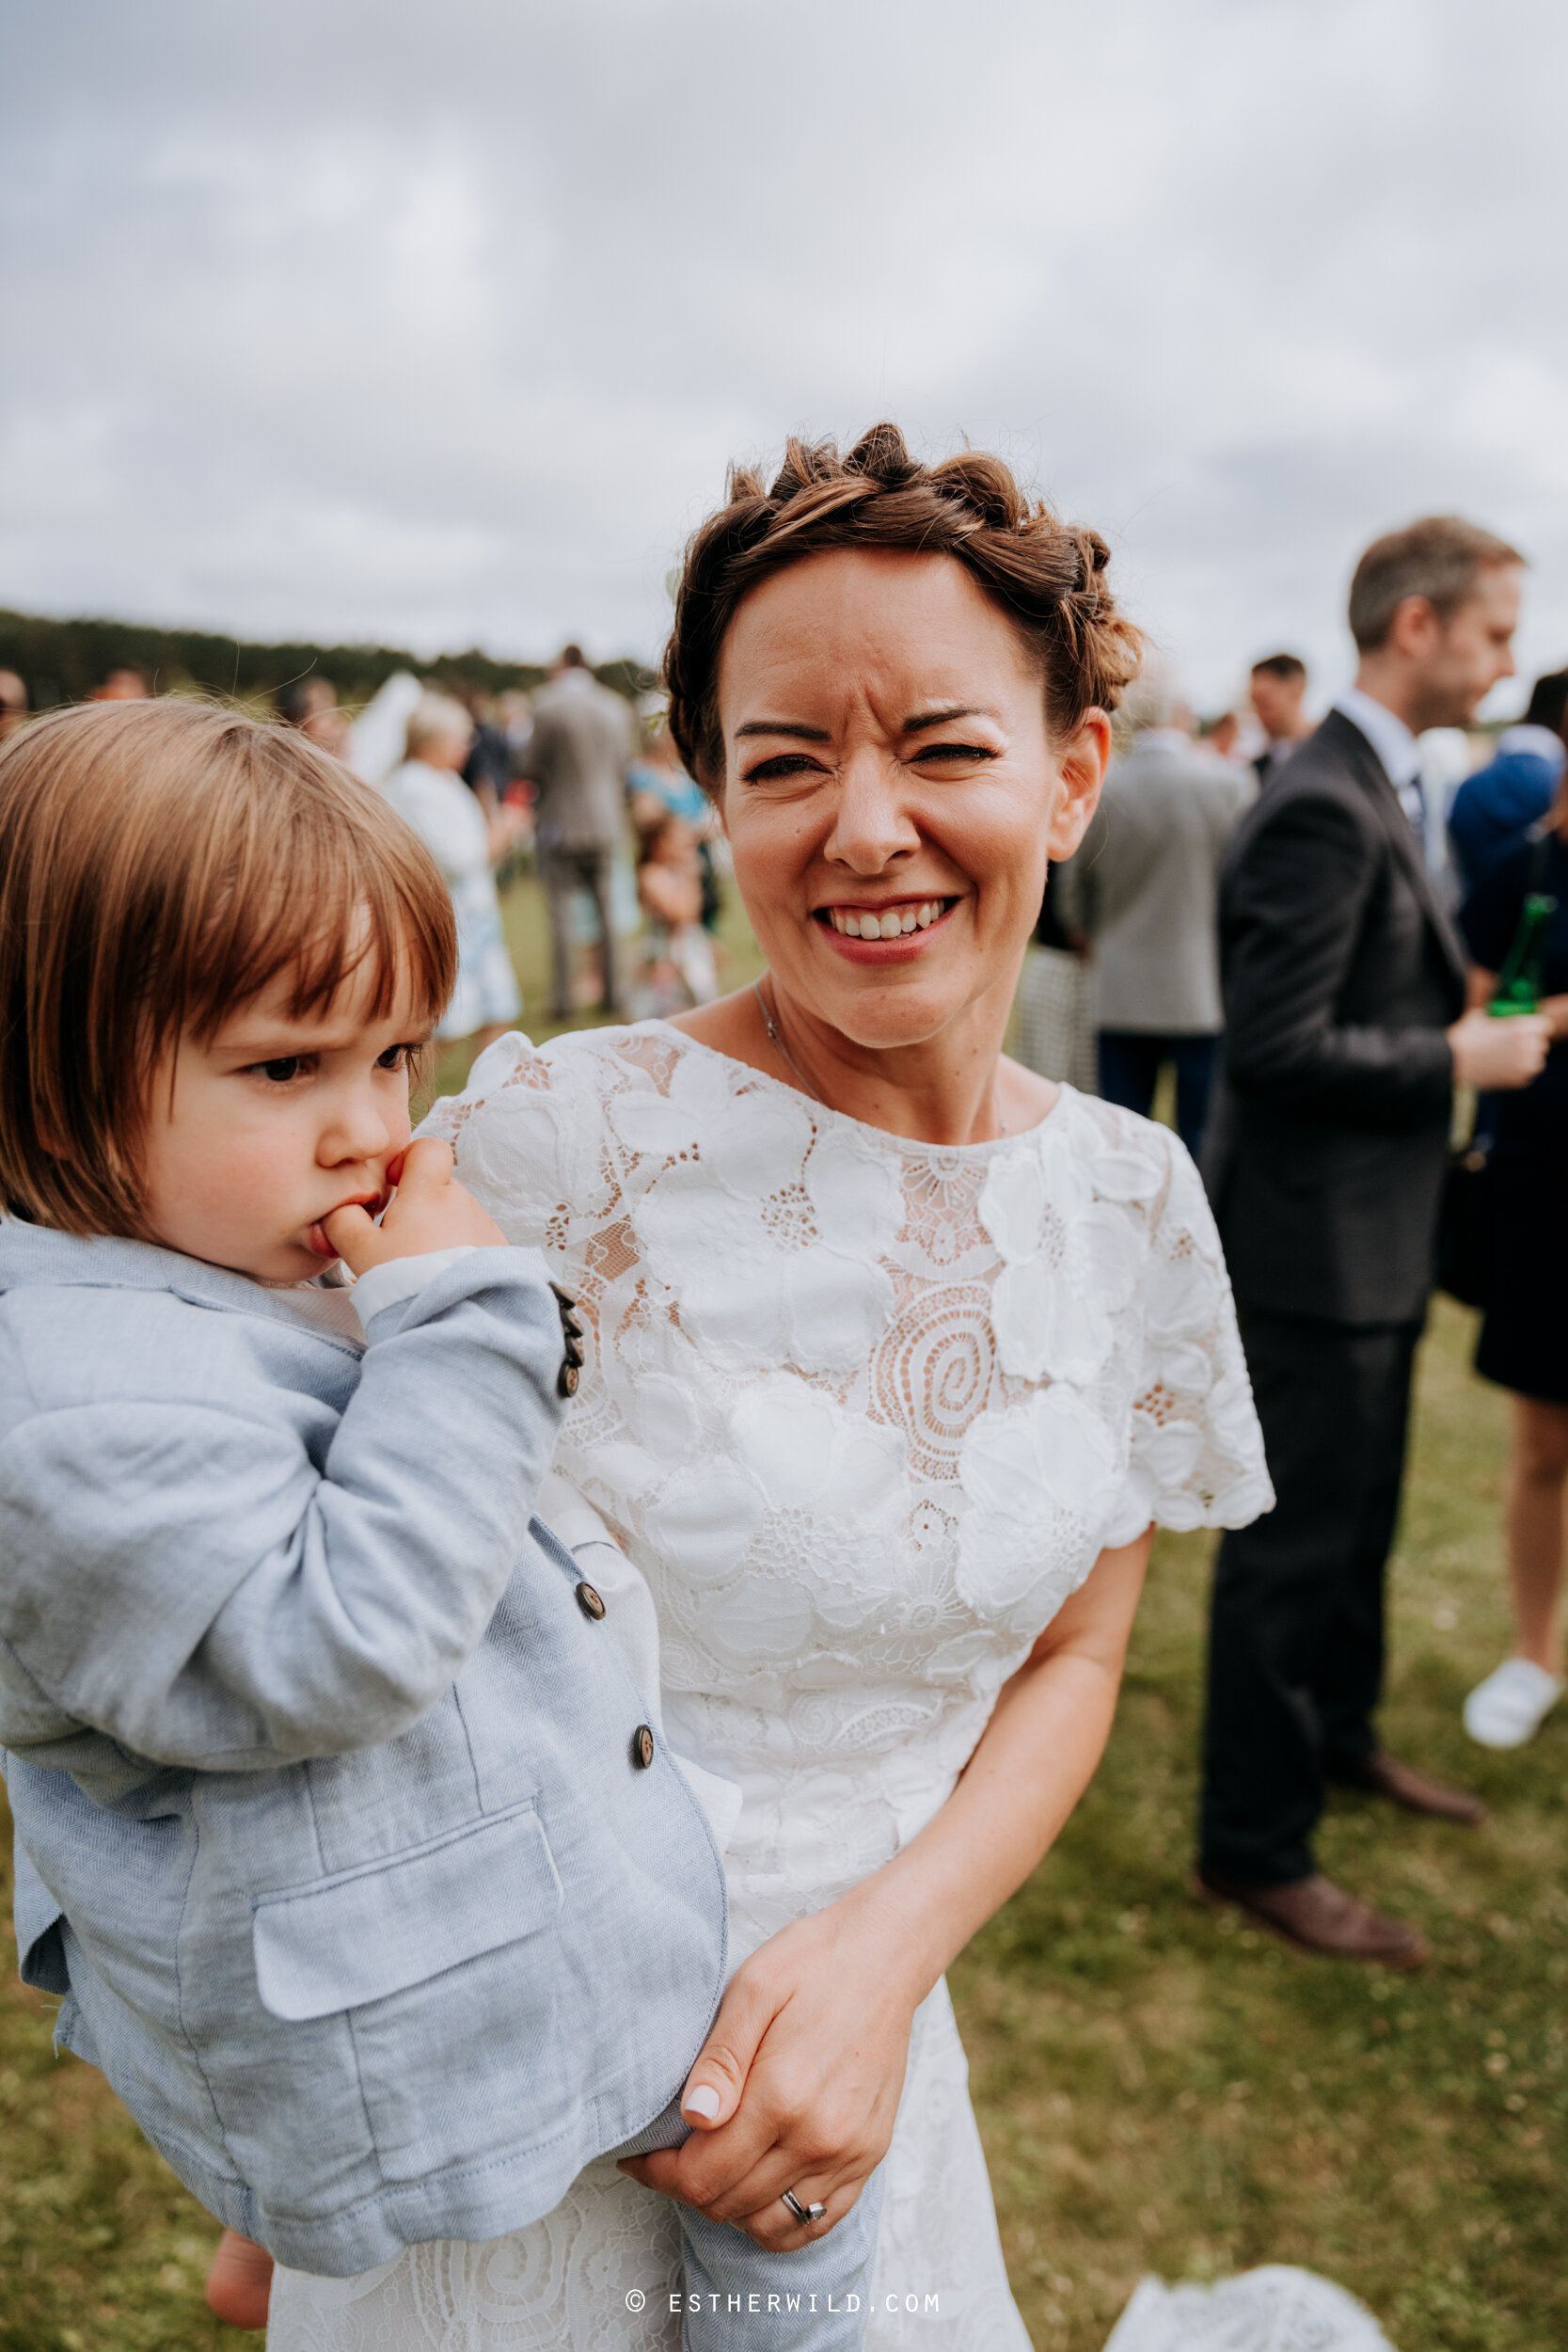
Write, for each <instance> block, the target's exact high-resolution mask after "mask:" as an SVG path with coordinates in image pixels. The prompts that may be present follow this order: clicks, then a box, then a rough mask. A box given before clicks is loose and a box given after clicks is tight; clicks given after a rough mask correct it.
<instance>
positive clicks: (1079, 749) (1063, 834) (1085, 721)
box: [1046, 710, 1111, 866]
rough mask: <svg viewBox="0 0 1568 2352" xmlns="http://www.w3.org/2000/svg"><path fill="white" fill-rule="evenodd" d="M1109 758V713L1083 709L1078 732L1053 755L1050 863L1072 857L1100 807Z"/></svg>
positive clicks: (1047, 845)
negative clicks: (1056, 785) (1055, 794)
mask: <svg viewBox="0 0 1568 2352" xmlns="http://www.w3.org/2000/svg"><path fill="white" fill-rule="evenodd" d="M1110 757H1111V721H1110V714H1109V713H1108V712H1107V711H1103V710H1085V713H1084V716H1083V718H1082V719H1081V720H1080V721H1079V723H1078V727H1077V731H1076V733H1075V734H1073V735H1072V737H1071V738H1070V739H1069V741H1068V743H1067V744H1066V746H1065V747H1064V749H1063V750H1062V751H1060V752H1059V753H1058V754H1057V756H1056V771H1057V774H1058V776H1059V778H1060V780H1061V793H1060V797H1059V798H1058V800H1057V803H1056V806H1055V809H1054V811H1053V814H1052V818H1051V824H1050V829H1049V831H1048V832H1047V834H1046V848H1047V850H1048V851H1049V854H1050V857H1051V862H1052V864H1053V866H1059V865H1060V864H1061V862H1062V860H1063V859H1064V858H1069V857H1070V856H1071V855H1072V853H1073V851H1074V850H1076V848H1077V847H1078V844H1079V843H1080V841H1082V840H1083V838H1084V835H1085V833H1086V832H1087V830H1088V823H1089V818H1091V817H1092V816H1093V815H1094V812H1095V810H1096V809H1097V808H1098V807H1099V805H1100V792H1101V786H1102V785H1103V784H1104V782H1105V770H1106V768H1107V766H1108V765H1109V762H1110Z"/></svg>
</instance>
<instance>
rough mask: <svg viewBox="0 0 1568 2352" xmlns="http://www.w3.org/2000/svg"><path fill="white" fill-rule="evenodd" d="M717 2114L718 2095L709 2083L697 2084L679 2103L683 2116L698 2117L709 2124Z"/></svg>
mask: <svg viewBox="0 0 1568 2352" xmlns="http://www.w3.org/2000/svg"><path fill="white" fill-rule="evenodd" d="M718 2112H719V2093H718V2092H717V2091H716V2090H714V2089H713V2087H712V2085H711V2084H710V2083H699V2084H698V2085H697V2088H696V2090H689V2091H688V2092H687V2094H686V2097H685V2098H684V2099H683V2100H682V2102H681V2113H682V2114H683V2115H700V2116H701V2117H702V2118H703V2120H704V2122H708V2123H711V2122H712V2121H713V2119H714V2117H715V2116H716V2115H717V2114H718Z"/></svg>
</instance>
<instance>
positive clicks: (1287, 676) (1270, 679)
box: [1247, 653, 1312, 788]
mask: <svg viewBox="0 0 1568 2352" xmlns="http://www.w3.org/2000/svg"><path fill="white" fill-rule="evenodd" d="M1247 699H1248V701H1249V702H1250V703H1251V705H1252V707H1253V710H1254V712H1255V714H1256V716H1257V719H1258V723H1259V726H1260V727H1261V728H1262V730H1263V733H1264V735H1265V736H1266V737H1267V738H1268V740H1267V741H1266V742H1265V744H1264V746H1263V749H1262V750H1261V751H1260V752H1259V755H1258V756H1257V758H1256V759H1255V760H1254V761H1253V763H1252V765H1253V770H1254V772H1255V773H1256V775H1257V778H1258V783H1259V788H1261V787H1262V786H1264V785H1265V784H1267V782H1268V780H1269V778H1270V777H1271V776H1272V775H1273V774H1274V772H1275V769H1276V768H1278V767H1280V766H1281V765H1282V764H1283V762H1284V761H1286V760H1287V759H1289V758H1290V756H1291V753H1292V752H1293V751H1294V750H1295V748H1296V745H1297V744H1298V743H1303V742H1305V741H1306V739H1307V737H1308V736H1309V735H1310V734H1311V732H1312V722H1311V720H1310V719H1309V718H1308V717H1307V713H1306V710H1305V708H1304V707H1303V706H1304V704H1305V703H1306V700H1307V664H1306V662H1305V661H1304V660H1302V658H1301V656H1300V654H1298V653H1271V654H1265V655H1264V657H1263V659H1262V660H1261V661H1255V662H1254V663H1253V665H1252V675H1251V677H1250V678H1249V679H1248V681H1247Z"/></svg>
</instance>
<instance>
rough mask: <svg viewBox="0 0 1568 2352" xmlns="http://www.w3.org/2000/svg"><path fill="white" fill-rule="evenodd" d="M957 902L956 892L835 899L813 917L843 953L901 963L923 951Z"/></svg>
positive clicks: (857, 959)
mask: <svg viewBox="0 0 1568 2352" xmlns="http://www.w3.org/2000/svg"><path fill="white" fill-rule="evenodd" d="M957 905H958V898H957V897H953V896H949V897H946V898H884V899H879V900H878V901H876V902H875V903H867V902H861V901H857V902H854V903H849V904H846V903H844V902H842V901H838V900H835V901H834V902H833V903H832V904H831V905H829V906H821V907H817V908H816V909H815V910H814V912H813V915H812V920H813V922H814V923H816V926H817V928H818V929H819V930H824V931H826V932H827V934H828V936H829V937H830V939H831V940H832V944H833V946H834V947H835V948H837V949H838V950H839V952H840V953H841V954H844V955H847V956H849V957H850V959H851V961H854V962H856V963H867V962H871V963H889V962H899V963H902V962H907V961H909V959H910V958H911V956H916V955H918V954H919V953H920V952H921V950H922V949H923V948H924V947H925V946H927V933H928V932H931V931H938V930H942V927H943V926H944V924H945V923H946V920H947V917H948V916H949V915H950V914H952V912H953V909H954V908H955V907H956V906H957ZM851 942H852V943H853V945H852V946H851Z"/></svg>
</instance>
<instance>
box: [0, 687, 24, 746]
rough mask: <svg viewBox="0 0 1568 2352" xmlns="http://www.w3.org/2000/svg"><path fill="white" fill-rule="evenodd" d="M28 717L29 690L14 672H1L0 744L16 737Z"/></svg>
mask: <svg viewBox="0 0 1568 2352" xmlns="http://www.w3.org/2000/svg"><path fill="white" fill-rule="evenodd" d="M26 716H27V688H26V685H25V683H24V680H23V679H22V678H20V677H18V675H17V674H16V672H15V671H14V670H0V743H3V742H4V741H5V739H6V738H7V736H8V735H14V734H15V733H16V730H17V728H18V727H19V726H21V724H22V723H23V722H24V719H25V718H26Z"/></svg>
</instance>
